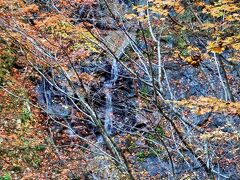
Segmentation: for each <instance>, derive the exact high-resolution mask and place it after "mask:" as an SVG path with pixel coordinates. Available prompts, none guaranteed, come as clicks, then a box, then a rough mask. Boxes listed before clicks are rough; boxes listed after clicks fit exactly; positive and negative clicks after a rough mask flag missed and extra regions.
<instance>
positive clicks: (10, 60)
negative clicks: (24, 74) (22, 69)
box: [0, 48, 16, 84]
mask: <svg viewBox="0 0 240 180" xmlns="http://www.w3.org/2000/svg"><path fill="white" fill-rule="evenodd" d="M15 62H16V56H15V55H14V51H13V50H11V49H10V48H9V49H7V50H5V51H4V52H3V53H2V54H1V55H0V84H1V83H3V81H4V78H5V76H7V75H8V74H9V71H10V69H11V68H12V67H13V65H14V64H15Z"/></svg>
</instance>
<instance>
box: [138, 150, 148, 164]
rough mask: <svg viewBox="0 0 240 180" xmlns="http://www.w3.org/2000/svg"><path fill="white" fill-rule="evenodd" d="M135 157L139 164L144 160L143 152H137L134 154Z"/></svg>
mask: <svg viewBox="0 0 240 180" xmlns="http://www.w3.org/2000/svg"><path fill="white" fill-rule="evenodd" d="M136 157H137V161H139V162H143V161H144V160H145V159H146V155H145V153H144V152H143V151H141V152H138V153H137V154H136Z"/></svg>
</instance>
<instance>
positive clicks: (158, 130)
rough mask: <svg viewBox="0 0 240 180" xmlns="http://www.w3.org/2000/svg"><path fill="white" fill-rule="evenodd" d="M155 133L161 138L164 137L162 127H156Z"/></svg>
mask: <svg viewBox="0 0 240 180" xmlns="http://www.w3.org/2000/svg"><path fill="white" fill-rule="evenodd" d="M156 132H157V133H158V134H159V135H160V136H161V137H165V132H164V129H163V128H162V127H157V128H156Z"/></svg>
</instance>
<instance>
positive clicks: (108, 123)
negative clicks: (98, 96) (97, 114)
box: [104, 59, 118, 134]
mask: <svg viewBox="0 0 240 180" xmlns="http://www.w3.org/2000/svg"><path fill="white" fill-rule="evenodd" d="M117 78H118V64H117V61H116V60H115V59H114V60H113V62H112V68H111V79H110V81H108V82H106V83H105V84H104V88H105V98H106V106H105V120H104V128H105V130H106V132H107V133H108V134H112V129H113V118H114V116H113V105H112V92H111V91H112V89H113V88H114V86H115V82H116V80H117Z"/></svg>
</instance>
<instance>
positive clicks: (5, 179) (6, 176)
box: [0, 172, 12, 180]
mask: <svg viewBox="0 0 240 180" xmlns="http://www.w3.org/2000/svg"><path fill="white" fill-rule="evenodd" d="M11 179H12V178H11V175H10V174H9V173H8V172H5V173H4V174H3V176H0V180H11Z"/></svg>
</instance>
